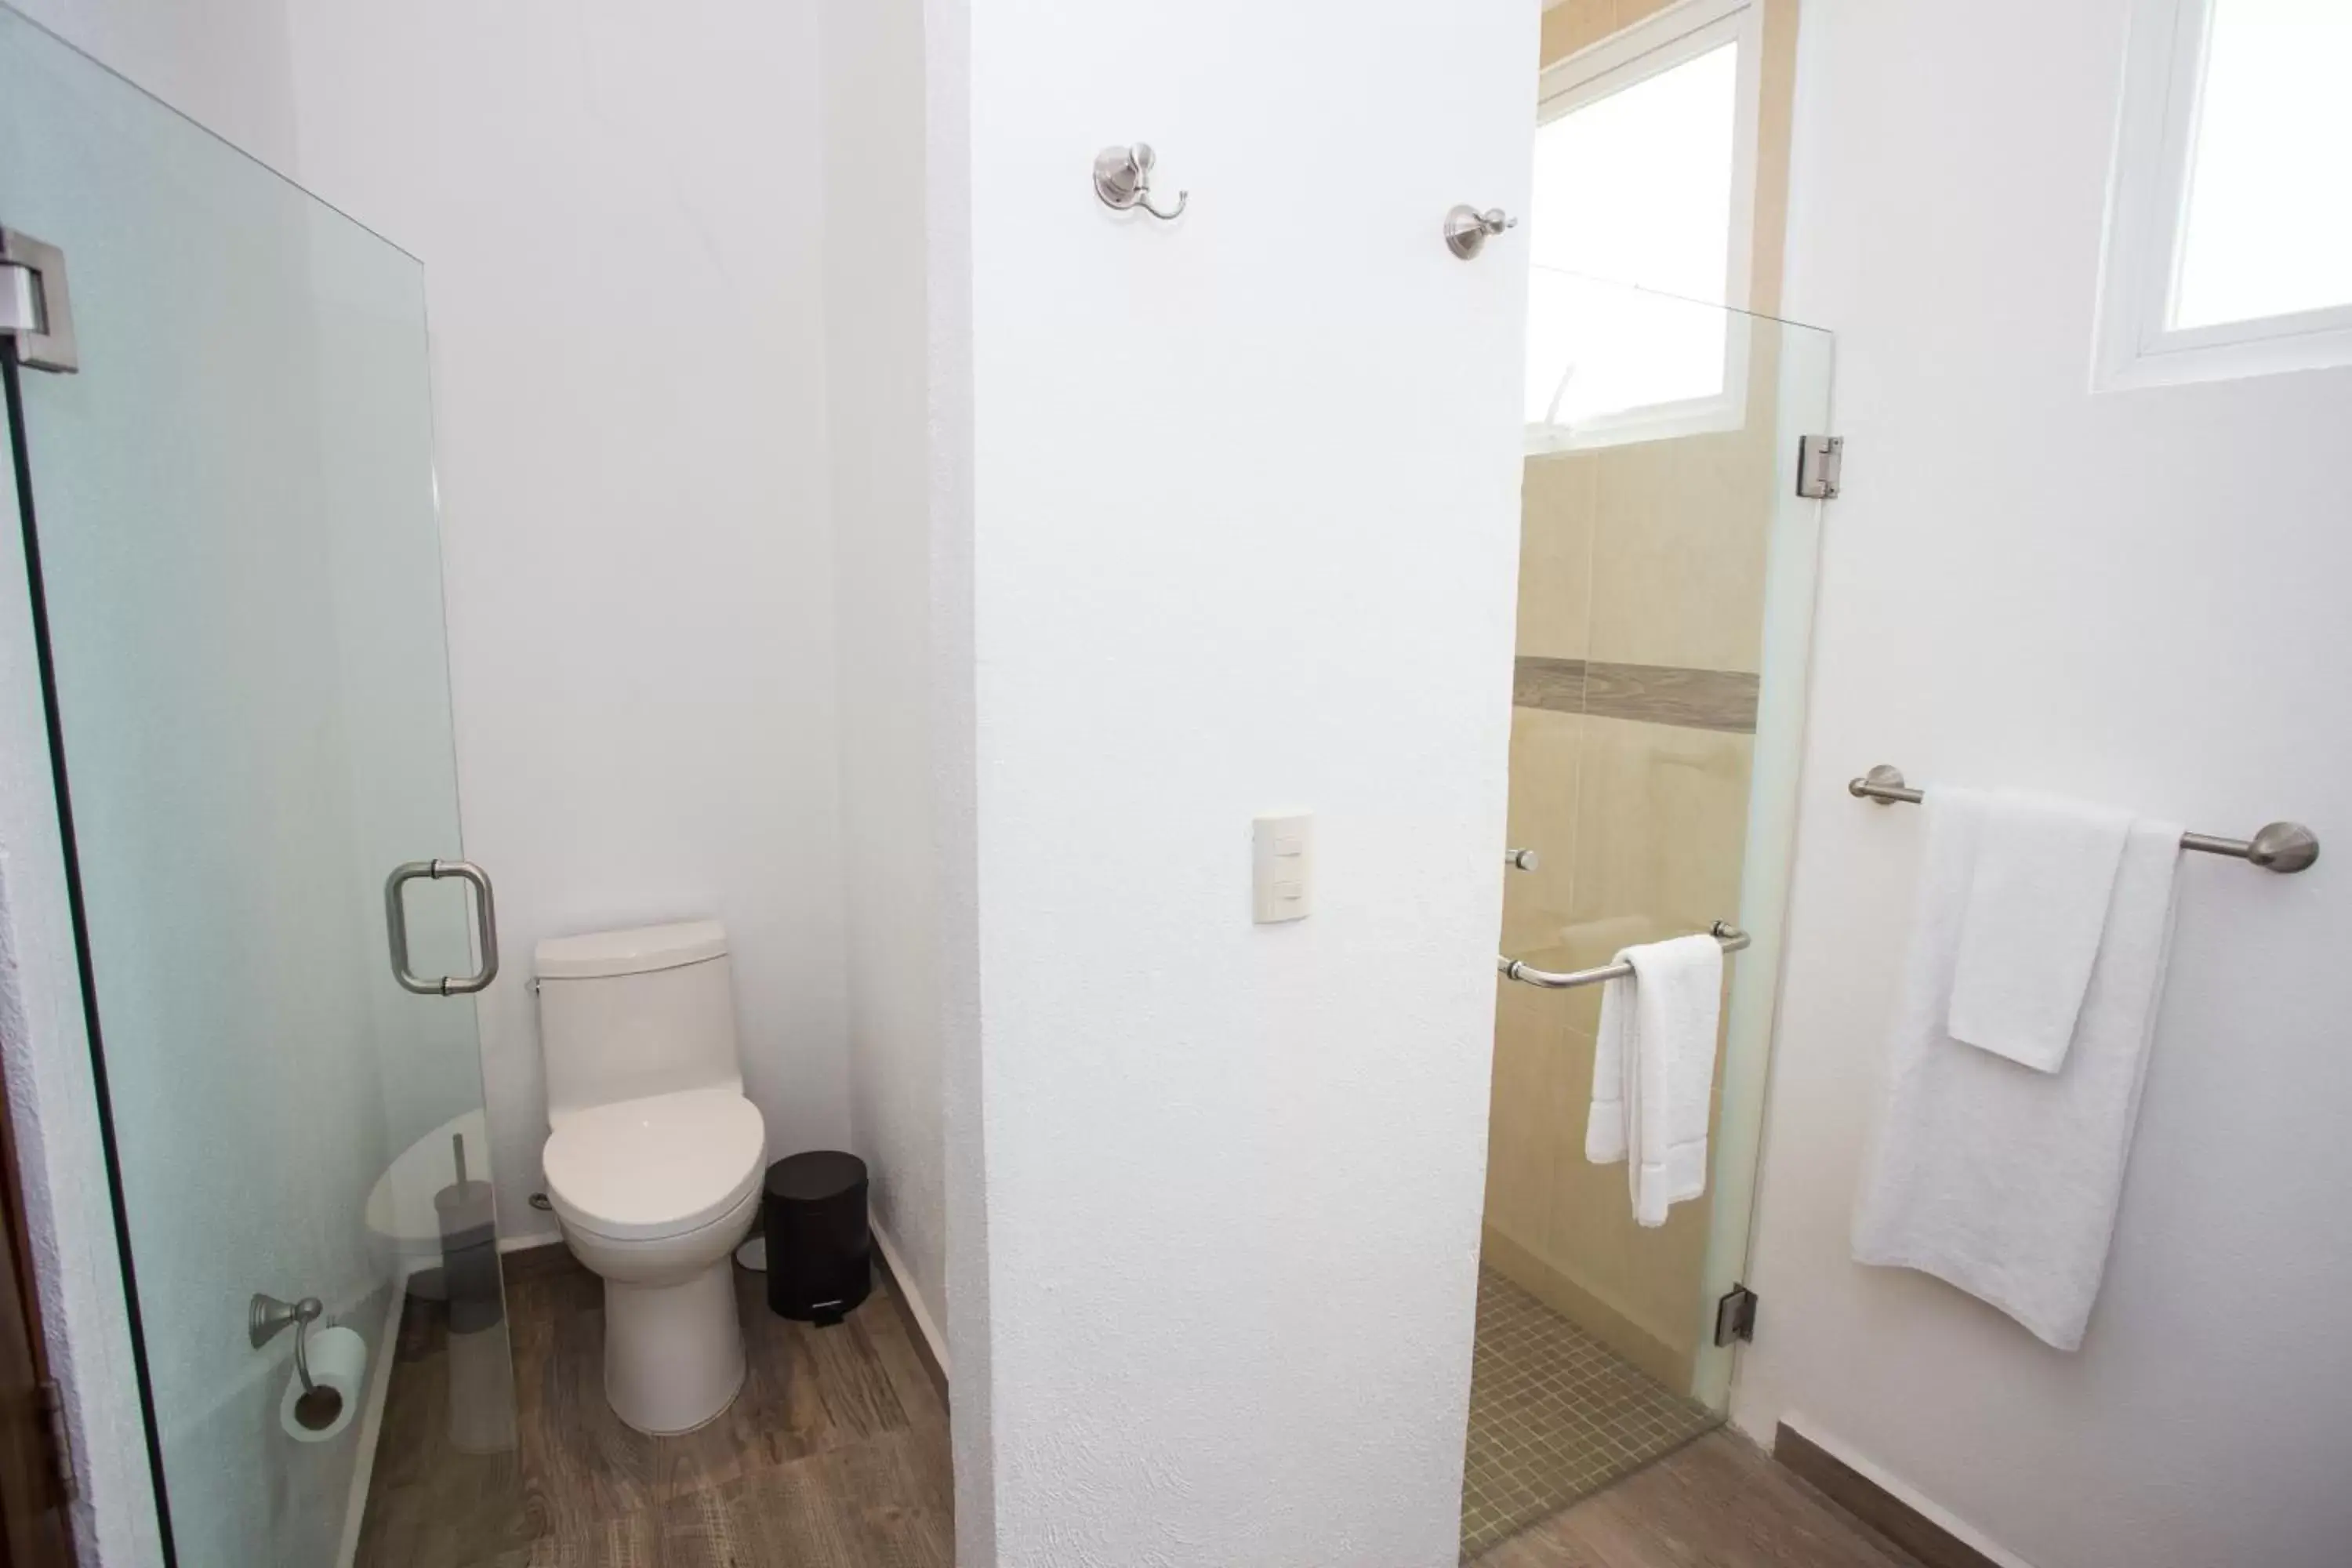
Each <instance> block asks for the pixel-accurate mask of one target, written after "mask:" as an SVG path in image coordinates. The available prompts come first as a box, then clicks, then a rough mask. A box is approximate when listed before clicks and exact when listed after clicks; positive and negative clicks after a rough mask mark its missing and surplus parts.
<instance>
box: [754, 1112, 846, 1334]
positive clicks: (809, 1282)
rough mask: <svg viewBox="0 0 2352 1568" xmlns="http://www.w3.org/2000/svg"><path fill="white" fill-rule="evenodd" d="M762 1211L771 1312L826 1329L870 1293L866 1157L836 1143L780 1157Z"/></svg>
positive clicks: (771, 1173)
mask: <svg viewBox="0 0 2352 1568" xmlns="http://www.w3.org/2000/svg"><path fill="white" fill-rule="evenodd" d="M761 1234H763V1235H764V1236H765V1237H767V1243H768V1307H769V1310H771V1311H773V1312H774V1313H775V1314H776V1315H777V1316H778V1317H780V1318H792V1319H795V1320H797V1321H801V1322H803V1323H814V1324H816V1325H817V1326H818V1327H819V1328H824V1327H825V1326H827V1325H829V1324H833V1323H837V1322H839V1321H841V1320H842V1319H843V1318H844V1317H845V1315H847V1314H848V1312H849V1311H850V1310H851V1309H853V1308H855V1307H856V1305H857V1304H858V1303H859V1302H860V1301H863V1300H866V1293H867V1292H868V1291H870V1290H871V1289H873V1288H874V1258H873V1239H872V1237H871V1236H870V1235H869V1234H868V1232H867V1230H866V1162H865V1161H863V1160H861V1159H859V1158H858V1157H857V1156H856V1155H855V1154H845V1153H842V1152H840V1151H838V1150H835V1149H813V1150H810V1151H809V1152H806V1153H803V1154H794V1155H792V1156H790V1157H789V1158H786V1159H782V1160H779V1161H777V1162H776V1163H774V1164H772V1165H771V1166H769V1167H768V1193H767V1197H766V1199H765V1201H764V1202H763V1203H762V1204H761Z"/></svg>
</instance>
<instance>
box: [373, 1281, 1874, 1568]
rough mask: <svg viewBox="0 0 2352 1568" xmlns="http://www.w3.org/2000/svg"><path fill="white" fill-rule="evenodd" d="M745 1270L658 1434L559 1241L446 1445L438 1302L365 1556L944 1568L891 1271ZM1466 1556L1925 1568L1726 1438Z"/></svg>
mask: <svg viewBox="0 0 2352 1568" xmlns="http://www.w3.org/2000/svg"><path fill="white" fill-rule="evenodd" d="M761 1283H762V1277H761V1276H759V1275H753V1274H747V1273H743V1272H741V1271H740V1270H739V1271H738V1272H737V1274H736V1285H737V1289H738V1299H739V1301H740V1309H741V1312H742V1321H743V1329H744V1339H745V1342H746V1350H747V1352H748V1356H749V1360H750V1363H751V1372H750V1375H749V1377H748V1379H747V1381H746V1383H745V1384H744V1388H743V1392H742V1394H740V1395H739V1396H738V1397H737V1399H736V1402H735V1404H734V1405H732V1406H731V1407H730V1408H729V1410H728V1411H727V1412H726V1413H725V1414H724V1415H721V1416H720V1417H719V1419H718V1420H717V1421H714V1422H713V1423H711V1424H710V1425H709V1426H706V1427H704V1428H702V1429H701V1430H700V1431H698V1432H691V1433H688V1434H687V1435H685V1436H678V1437H659V1438H656V1437H646V1436H642V1435H640V1434H638V1433H635V1432H633V1431H631V1430H629V1428H628V1427H626V1426H623V1425H622V1424H621V1422H620V1420H619V1418H618V1417H616V1416H614V1415H613V1413H612V1411H611V1409H610V1408H609V1407H608V1406H607V1405H605V1403H604V1387H603V1353H604V1291H603V1285H602V1282H601V1281H599V1280H598V1279H596V1278H595V1277H594V1276H593V1275H591V1274H590V1273H588V1271H587V1270H586V1269H584V1268H581V1267H580V1266H579V1265H578V1264H577V1263H576V1262H574V1261H573V1260H572V1256H571V1254H570V1253H569V1252H567V1251H566V1250H565V1249H563V1248H562V1247H544V1248H541V1249H538V1250H536V1251H532V1252H528V1253H520V1254H517V1255H516V1256H515V1258H510V1259H509V1266H508V1280H507V1309H508V1321H509V1333H510V1336H511V1340H512V1344H513V1355H514V1378H515V1384H516V1385H517V1387H518V1389H519V1391H520V1395H519V1399H518V1404H517V1409H516V1422H517V1437H518V1442H517V1445H516V1447H515V1448H514V1449H513V1450H512V1451H509V1452H507V1453H503V1454H495V1455H488V1456H473V1455H466V1454H462V1453H459V1452H457V1450H456V1449H455V1448H454V1447H452V1446H451V1444H450V1442H449V1438H448V1433H449V1399H450V1371H449V1356H448V1341H447V1335H446V1326H445V1321H444V1319H443V1317H442V1315H441V1310H440V1309H439V1308H438V1307H437V1306H436V1304H434V1303H431V1302H425V1301H414V1300H413V1301H411V1302H410V1303H409V1310H408V1311H407V1312H406V1314H405V1315H404V1321H403V1325H402V1332H401V1342H400V1344H399V1345H398V1346H397V1347H396V1350H395V1353H394V1367H393V1372H392V1378H391V1384H390V1392H389V1394H388V1396H387V1399H386V1403H385V1408H384V1417H383V1436H382V1438H381V1441H380V1442H379V1444H378V1447H377V1454H378V1460H377V1466H376V1470H375V1474H374V1478H373V1484H372V1486H371V1488H370V1490H369V1496H368V1509H367V1517H366V1522H365V1527H364V1529H363V1531H362V1536H361V1541H360V1550H359V1554H358V1558H357V1563H358V1564H359V1565H360V1568H768V1565H778V1568H782V1565H785V1564H789V1565H791V1568H950V1565H951V1564H952V1563H953V1561H954V1529H953V1521H952V1514H951V1507H952V1503H951V1500H952V1495H953V1494H952V1488H951V1485H950V1470H949V1459H948V1435H947V1413H946V1408H945V1406H944V1405H943V1404H942V1402H941V1399H940V1391H939V1388H938V1386H937V1385H936V1384H934V1383H933V1382H932V1379H931V1376H930V1374H929V1373H928V1372H927V1370H926V1369H925V1366H924V1363H923V1362H922V1361H921V1359H920V1357H919V1352H917V1350H916V1347H915V1345H914V1343H913V1342H912V1340H911V1339H910V1338H909V1336H908V1330H907V1327H906V1324H905V1320H904V1318H903V1317H902V1315H901V1313H900V1311H899V1310H898V1303H896V1302H895V1301H894V1300H891V1299H890V1296H889V1289H890V1287H889V1284H888V1281H887V1276H884V1275H881V1274H880V1273H878V1272H877V1277H876V1279H875V1291H874V1295H873V1296H872V1298H871V1299H869V1300H867V1301H866V1304H865V1305H863V1306H861V1307H860V1308H859V1309H858V1310H856V1312H854V1313H852V1314H851V1315H850V1318H849V1320H848V1321H846V1322H845V1323H843V1324H841V1325H840V1326H839V1327H836V1328H831V1329H812V1328H810V1327H809V1326H808V1325H806V1324H803V1323H793V1322H787V1321H784V1320H783V1319H781V1318H778V1317H776V1316H775V1315H774V1314H772V1313H771V1312H770V1311H769V1310H768V1309H767V1305H766V1302H765V1301H764V1300H762V1299H761V1294H760V1291H761ZM1473 1568H1916V1563H1914V1562H1913V1560H1912V1559H1911V1558H1909V1557H1907V1556H1905V1555H1904V1554H1903V1553H1902V1552H1900V1551H1898V1550H1896V1549H1895V1547H1894V1546H1893V1545H1892V1544H1891V1543H1889V1542H1886V1541H1885V1540H1884V1539H1883V1538H1882V1537H1880V1536H1878V1535H1876V1534H1875V1533H1874V1532H1873V1531H1871V1530H1870V1529H1869V1528H1868V1527H1867V1526H1864V1525H1863V1524H1862V1523H1860V1522H1859V1521H1856V1520H1854V1519H1853V1516H1851V1515H1850V1514H1847V1513H1845V1512H1844V1511H1843V1510H1840V1509H1839V1508H1837V1507H1836V1506H1835V1505H1834V1504H1832V1503H1831V1502H1830V1501H1828V1500H1826V1499H1825V1498H1823V1497H1822V1494H1821V1493H1819V1492H1817V1491H1815V1490H1814V1489H1812V1488H1811V1487H1810V1486H1808V1485H1807V1484H1806V1483H1805V1482H1804V1481H1802V1480H1800V1479H1797V1478H1796V1477H1795V1476H1793V1475H1791V1474H1790V1472H1789V1471H1787V1470H1786V1469H1783V1468H1781V1467H1780V1466H1778V1465H1776V1464H1774V1463H1773V1462H1772V1461H1771V1460H1770V1459H1769V1458H1767V1457H1766V1456H1765V1455H1764V1454H1763V1453H1762V1452H1761V1451H1760V1450H1759V1449H1758V1448H1756V1447H1754V1446H1753V1445H1752V1444H1750V1443H1748V1441H1747V1440H1746V1439H1745V1438H1743V1437H1740V1436H1737V1435H1735V1434H1732V1433H1729V1432H1715V1433H1711V1434H1709V1435H1708V1436H1704V1437H1701V1438H1699V1439H1698V1440H1697V1441H1696V1442H1693V1443H1691V1444H1689V1445H1687V1446H1686V1447H1683V1448H1681V1449H1679V1450H1677V1451H1676V1452H1675V1453H1673V1454H1672V1455H1669V1456H1668V1457H1667V1458H1664V1459H1661V1460H1659V1461H1658V1462H1657V1463H1655V1464H1654V1465H1652V1466H1650V1467H1649V1468H1646V1469H1643V1470H1641V1471H1638V1472H1636V1473H1635V1474H1633V1475H1632V1476H1630V1477H1628V1478H1626V1479H1623V1480H1621V1481H1619V1482H1618V1483H1617V1484H1616V1485H1614V1486H1612V1487H1611V1488H1609V1489H1607V1490H1606V1491H1603V1492H1601V1493H1600V1494H1598V1495H1597V1496H1594V1497H1591V1498H1588V1499H1586V1500H1584V1501H1582V1502H1580V1503H1578V1504H1576V1505H1575V1506H1574V1507H1572V1508H1570V1509H1568V1510H1565V1511H1564V1512H1561V1513H1559V1514H1557V1515H1554V1516H1553V1517H1552V1518H1550V1519H1549V1520H1546V1521H1542V1522H1540V1523H1538V1524H1536V1525H1534V1526H1533V1527H1531V1528H1529V1529H1528V1530H1527V1531H1523V1532H1521V1533H1520V1534H1518V1535H1517V1536H1515V1537H1513V1538H1512V1539H1510V1540H1508V1541H1507V1542H1503V1543H1502V1544H1501V1545H1499V1546H1496V1547H1495V1548H1494V1549H1493V1550H1491V1551H1489V1552H1486V1554H1485V1555H1483V1556H1481V1557H1479V1558H1477V1559H1476V1560H1475V1564H1474V1565H1473Z"/></svg>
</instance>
